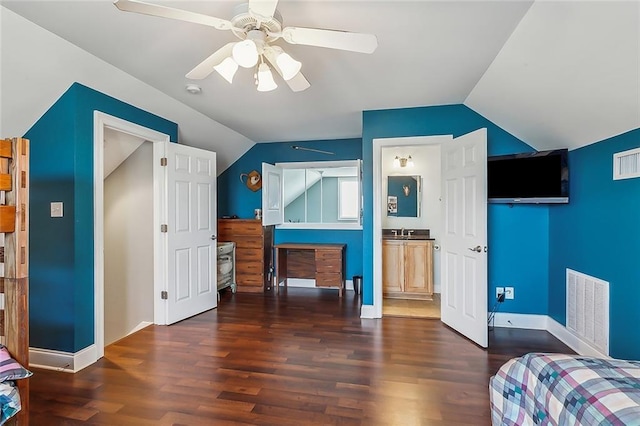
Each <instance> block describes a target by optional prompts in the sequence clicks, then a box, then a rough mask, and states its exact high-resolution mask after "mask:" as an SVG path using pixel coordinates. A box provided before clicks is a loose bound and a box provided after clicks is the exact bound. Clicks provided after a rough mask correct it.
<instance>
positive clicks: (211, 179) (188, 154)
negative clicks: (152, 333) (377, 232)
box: [165, 143, 217, 324]
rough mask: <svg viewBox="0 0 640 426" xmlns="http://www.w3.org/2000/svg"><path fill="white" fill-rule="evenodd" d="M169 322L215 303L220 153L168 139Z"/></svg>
mask: <svg viewBox="0 0 640 426" xmlns="http://www.w3.org/2000/svg"><path fill="white" fill-rule="evenodd" d="M165 152H166V158H167V166H166V173H167V175H166V176H167V180H166V182H167V185H166V188H167V194H166V199H167V204H166V206H167V210H166V213H167V216H166V218H167V222H166V224H167V233H166V235H167V258H166V259H167V263H166V264H167V275H166V277H167V287H166V288H167V295H166V296H167V324H173V323H175V322H177V321H180V320H183V319H185V318H188V317H190V316H193V315H196V314H199V313H201V312H204V311H206V310H209V309H212V308H215V307H216V306H217V285H216V273H217V267H216V241H215V238H216V232H217V229H216V217H217V212H216V154H215V153H214V152H210V151H205V150H201V149H197V148H193V147H189V146H185V145H179V144H177V143H166V151H165Z"/></svg>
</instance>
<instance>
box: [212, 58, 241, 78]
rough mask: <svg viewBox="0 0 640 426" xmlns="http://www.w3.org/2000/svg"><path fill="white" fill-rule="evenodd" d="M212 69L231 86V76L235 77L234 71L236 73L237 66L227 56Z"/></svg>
mask: <svg viewBox="0 0 640 426" xmlns="http://www.w3.org/2000/svg"><path fill="white" fill-rule="evenodd" d="M213 69H214V70H216V71H217V72H218V74H220V75H221V76H222V77H223V78H224V79H225V80H227V81H228V82H229V84H231V83H233V76H234V75H236V71H238V64H237V63H236V61H234V60H233V58H232V57H230V56H229V57H227V58H225V59H224V61H222V62H220V63H219V64H218V65H216V66H215V67H213Z"/></svg>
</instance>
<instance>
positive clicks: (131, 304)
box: [93, 111, 169, 360]
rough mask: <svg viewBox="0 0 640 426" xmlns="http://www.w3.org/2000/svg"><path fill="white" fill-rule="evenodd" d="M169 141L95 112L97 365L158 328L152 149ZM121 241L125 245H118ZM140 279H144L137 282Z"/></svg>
mask: <svg viewBox="0 0 640 426" xmlns="http://www.w3.org/2000/svg"><path fill="white" fill-rule="evenodd" d="M145 141H153V142H145ZM168 141H169V135H166V134H163V133H159V132H157V131H154V130H151V129H148V128H145V127H142V126H139V125H137V124H134V123H130V122H128V121H125V120H122V119H119V118H117V117H113V116H110V115H108V114H104V113H102V112H99V111H96V112H94V144H93V148H94V336H95V347H96V352H95V356H96V360H97V359H100V358H101V357H102V356H104V347H105V345H106V344H109V343H112V342H113V341H115V340H118V339H119V338H122V337H124V336H125V335H126V334H130V333H132V332H134V331H136V330H137V329H140V328H142V327H144V326H146V325H148V324H149V323H152V322H157V319H156V318H157V316H158V313H157V307H156V306H155V300H156V298H155V297H153V295H154V294H155V293H156V291H155V290H156V287H157V286H158V285H162V284H161V279H162V277H161V274H160V273H159V270H160V269H161V268H160V266H161V265H160V264H159V263H158V262H159V261H160V258H159V256H158V253H159V246H160V242H159V241H158V238H157V233H153V232H152V231H153V229H156V228H157V227H159V223H160V211H161V209H160V206H161V201H162V200H161V199H160V198H161V197H160V188H159V186H158V181H159V177H158V176H157V175H156V174H154V168H153V163H154V158H155V157H156V156H157V155H156V154H155V153H154V144H157V143H163V142H168ZM121 207H122V208H121ZM137 209H141V210H137ZM141 223H143V224H146V226H141V228H142V229H141V230H140V233H138V231H136V233H135V234H132V235H128V233H127V231H130V230H131V229H133V228H135V227H138V226H139V225H140V224H141ZM107 234H108V235H107ZM119 239H124V241H120V242H118V240H119ZM139 240H144V241H139ZM123 243H124V244H129V243H133V244H134V245H133V247H131V246H128V247H127V249H126V250H125V251H124V252H122V251H121V249H122V247H121V246H119V244H123ZM141 244H142V245H141ZM149 248H150V251H149V252H148V253H134V252H132V249H141V250H147V249H149ZM135 251H137V250H135ZM125 252H128V253H129V255H127V256H126V258H125V257H123V256H122V255H123V254H125ZM136 262H142V263H140V265H139V266H140V267H141V268H140V271H136V270H135V267H136ZM106 265H109V268H108V269H109V271H108V272H107V273H106V274H105V270H106V269H107V267H106ZM142 275H145V276H146V277H147V278H146V279H144V281H143V282H139V281H138V278H140V276H142ZM107 287H108V288H107ZM136 304H142V306H140V309H141V312H136V313H134V312H135V311H136V306H135V305H136ZM149 310H151V315H149V312H148V311H149ZM122 316H124V317H125V318H121V317H122ZM106 321H109V324H108V325H107V323H106Z"/></svg>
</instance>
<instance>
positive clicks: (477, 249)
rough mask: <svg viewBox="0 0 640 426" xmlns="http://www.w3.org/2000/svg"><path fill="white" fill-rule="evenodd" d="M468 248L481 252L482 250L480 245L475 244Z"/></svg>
mask: <svg viewBox="0 0 640 426" xmlns="http://www.w3.org/2000/svg"><path fill="white" fill-rule="evenodd" d="M469 250H471V251H476V252H478V253H481V252H482V247H480V246H475V247H473V248H471V247H469Z"/></svg>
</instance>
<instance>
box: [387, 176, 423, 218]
mask: <svg viewBox="0 0 640 426" xmlns="http://www.w3.org/2000/svg"><path fill="white" fill-rule="evenodd" d="M421 180H422V178H421V177H420V176H388V177H387V216H391V217H420V191H421V186H422V185H421V184H422V181H421Z"/></svg>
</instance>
